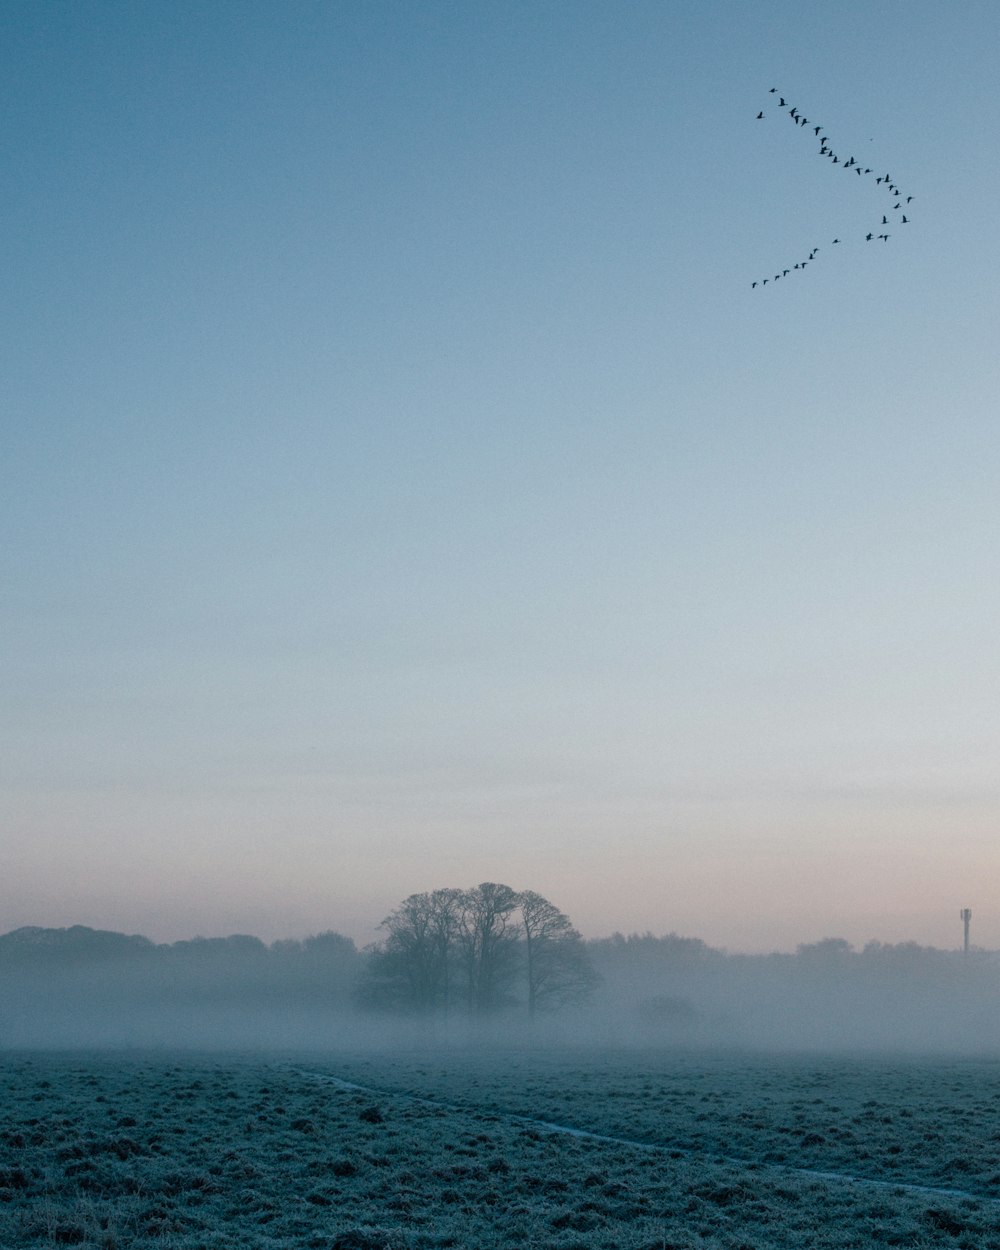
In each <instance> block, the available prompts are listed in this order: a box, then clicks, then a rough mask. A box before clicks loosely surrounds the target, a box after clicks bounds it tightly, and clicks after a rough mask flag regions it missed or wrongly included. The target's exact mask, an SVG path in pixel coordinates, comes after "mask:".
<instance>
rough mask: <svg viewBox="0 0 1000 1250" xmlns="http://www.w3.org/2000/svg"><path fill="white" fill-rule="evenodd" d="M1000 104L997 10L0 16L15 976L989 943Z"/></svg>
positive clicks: (211, 7)
mask: <svg viewBox="0 0 1000 1250" xmlns="http://www.w3.org/2000/svg"><path fill="white" fill-rule="evenodd" d="M998 81H1000V9H998V7H997V6H996V5H995V4H994V3H992V0H984V2H982V3H980V2H978V0H956V2H955V3H950V4H947V5H945V4H940V3H938V2H936V0H935V2H933V3H931V2H929V0H905V2H903V0H898V2H897V0H864V2H855V0H845V2H844V3H841V4H838V5H835V6H803V5H801V4H797V3H796V4H792V3H785V2H784V0H774V2H770V3H768V2H765V3H761V4H756V5H747V4H743V3H726V2H724V0H697V2H696V0H676V2H671V0H658V2H655V3H654V2H653V0H632V2H630V3H626V4H621V3H618V2H612V0H573V2H572V3H570V2H569V0H530V2H520V0H504V3H502V4H500V3H475V4H457V3H453V2H448V0H420V2H419V3H418V2H416V0H413V2H408V0H397V2H383V0H366V2H362V0H339V2H337V3H332V2H331V3H317V2H315V0H287V2H283V3H280V4H279V3H260V2H258V0H239V2H238V3H236V2H230V0H213V3H210V4H209V3H203V2H201V0H198V2H195V0H177V2H175V3H171V4H169V5H162V4H155V3H146V2H142V0H137V2H135V3H113V2H110V0H101V2H98V0H76V2H75V3H73V4H71V5H70V4H65V3H61V2H57V0H27V2H23V3H22V2H20V0H0V134H2V143H0V175H2V182H3V186H4V196H3V210H2V212H3V229H2V230H0V260H2V269H3V274H4V281H3V284H2V289H0V439H2V442H0V527H2V529H0V535H2V541H0V665H2V670H0V683H2V691H3V695H2V699H0V770H2V772H0V791H2V798H0V804H2V809H0V821H2V824H0V838H2V846H0V853H2V863H0V868H2V871H0V931H7V930H9V929H12V928H15V927H17V926H19V925H25V924H35V925H52V926H61V925H69V924H74V923H81V924H89V925H93V926H95V927H100V928H112V929H119V930H124V931H128V932H142V933H146V934H147V935H149V936H151V937H154V938H156V939H158V940H173V939H176V938H182V937H190V936H193V935H194V934H201V935H205V936H211V935H216V934H226V933H232V932H248V933H255V934H258V935H260V936H262V937H264V938H266V939H270V938H276V937H288V936H301V935H304V934H307V933H312V932H317V931H322V930H326V929H337V930H339V931H341V932H343V933H347V934H349V935H351V936H352V937H355V938H356V939H357V940H358V941H359V942H366V941H370V940H372V938H373V937H374V936H375V934H376V926H377V925H378V923H379V921H380V920H381V919H382V918H383V917H384V916H385V915H386V914H387V913H388V912H389V911H390V910H391V909H392V908H393V907H394V906H395V905H396V903H397V902H398V901H399V900H400V899H402V898H403V897H405V896H406V895H408V894H411V893H415V892H419V891H423V890H429V889H433V888H436V887H438V886H456V885H457V886H467V885H473V884H475V883H477V882H480V881H484V880H492V881H503V882H506V883H508V884H510V885H512V886H514V887H515V888H518V889H523V888H530V889H534V890H536V891H538V892H540V893H542V894H545V895H546V896H547V897H549V898H551V899H552V900H553V901H554V902H555V903H556V904H557V905H558V906H560V907H561V908H563V909H564V910H565V911H566V912H567V913H568V914H569V915H570V916H571V918H572V919H573V921H574V923H576V925H577V926H578V927H579V928H580V929H581V931H582V932H583V933H584V935H585V936H588V937H592V936H601V935H605V934H608V933H611V932H613V931H615V930H621V931H624V932H631V931H640V932H641V931H646V930H650V931H652V932H654V933H667V932H671V931H673V932H678V933H683V934H686V935H690V936H697V937H701V938H703V939H704V940H705V941H708V942H710V943H712V944H713V945H718V946H724V947H726V948H727V949H730V950H746V951H766V950H773V949H794V947H795V945H796V944H797V943H799V942H808V941H815V940H819V939H821V938H823V937H828V936H839V937H844V938H847V939H848V940H849V941H851V942H852V943H855V944H858V945H860V944H863V943H864V942H865V941H868V940H871V939H876V940H880V941H888V942H895V941H904V940H908V939H912V940H915V941H918V942H921V943H924V944H933V945H938V946H944V947H949V946H955V945H958V944H959V943H960V941H961V922H960V920H959V910H960V908H962V907H971V908H972V909H973V921H972V939H973V941H974V942H975V943H977V944H981V945H983V946H987V947H991V948H997V947H1000V873H998V871H997V869H998V866H1000V865H998V851H997V838H996V834H997V826H998V818H1000V766H998V765H1000V697H998V696H1000V630H998V623H1000V577H998V564H1000V427H998V411H1000V405H998V396H1000V363H998V359H1000V358H998V354H997V343H998V342H1000V305H998V295H997V287H996V274H997V272H998V260H1000V255H998V251H1000V249H998V242H997V231H996V219H997V211H996V209H997V203H998V201H1000V170H998V167H997V165H996V161H995V160H994V159H993V158H994V154H995V150H996V134H997V132H998V129H1000V93H998V91H997V87H996V84H997V82H998ZM771 87H775V88H777V92H776V93H775V94H772V93H771V92H770V88H771ZM779 97H784V98H785V99H786V102H787V103H788V104H794V105H795V106H797V108H798V111H799V112H800V113H802V114H804V115H805V116H807V117H808V118H810V119H811V120H815V121H817V122H822V124H823V126H824V128H825V130H824V133H826V134H827V135H829V136H830V138H831V143H832V146H834V147H835V148H836V149H837V151H839V152H840V153H841V154H842V155H846V154H847V153H850V154H852V155H856V156H857V158H858V159H859V160H860V161H862V163H865V164H867V166H871V167H875V168H877V169H878V170H879V171H880V172H882V173H887V174H890V175H891V177H892V179H893V180H894V183H895V184H896V185H898V186H899V188H900V190H901V191H902V192H904V193H905V194H906V195H912V196H913V201H912V203H911V204H910V206H909V210H908V216H909V217H910V221H909V222H907V223H906V224H905V225H904V224H901V223H898V221H897V219H898V216H899V214H898V213H896V214H893V213H892V212H891V205H890V204H888V201H887V197H886V195H885V193H884V188H882V187H880V186H876V185H874V177H875V175H874V174H872V175H869V176H861V177H855V176H853V173H852V172H847V173H845V172H844V170H843V169H842V167H837V166H834V165H832V164H831V162H830V161H829V160H828V159H827V158H825V157H821V156H820V155H819V152H818V146H817V143H816V140H815V136H814V134H813V133H812V129H811V124H810V126H809V127H808V128H807V127H797V126H794V125H792V124H790V122H789V120H788V116H787V109H786V110H784V111H782V110H781V109H780V108H778V107H777V104H776V102H777V101H778V99H779ZM761 110H763V112H764V118H763V119H760V120H758V119H757V113H758V112H759V111H761ZM887 208H888V209H889V210H890V211H889V215H890V217H892V218H893V223H892V224H891V225H890V226H889V227H887V229H888V231H889V233H890V238H889V239H888V240H887V241H879V240H877V239H876V240H873V241H872V242H871V243H867V242H866V241H865V239H864V235H865V233H866V232H867V231H868V230H871V229H872V224H873V223H875V224H877V223H879V220H880V219H879V214H881V213H882V212H883V211H885V210H886V209H887ZM878 228H879V229H880V230H881V229H882V227H881V225H879V227H878ZM834 238H840V239H841V243H840V244H839V245H834V244H833V242H832V240H833V239H834ZM817 247H818V248H819V249H820V250H819V251H818V252H817V254H816V256H815V258H814V260H813V261H812V262H810V264H809V265H808V267H807V268H806V269H805V270H799V271H798V272H796V271H795V270H794V263H795V262H796V261H800V260H802V259H804V258H805V257H806V256H807V255H808V253H809V252H810V251H812V249H813V248H817ZM784 268H789V269H790V271H791V272H790V274H789V276H788V277H787V278H783V280H782V281H781V282H780V283H778V282H774V280H773V276H774V273H777V272H779V271H780V270H782V269H784ZM764 277H769V278H770V281H769V284H768V285H767V286H762V285H758V286H757V287H756V288H755V287H753V285H752V284H753V282H755V281H756V282H758V284H759V283H760V281H761V280H762V279H763V278H764Z"/></svg>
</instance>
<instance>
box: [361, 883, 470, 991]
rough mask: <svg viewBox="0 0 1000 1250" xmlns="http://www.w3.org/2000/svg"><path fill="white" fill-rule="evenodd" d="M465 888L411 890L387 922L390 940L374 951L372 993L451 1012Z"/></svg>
mask: <svg viewBox="0 0 1000 1250" xmlns="http://www.w3.org/2000/svg"><path fill="white" fill-rule="evenodd" d="M461 898H462V891H461V890H434V891H433V892H432V893H430V894H411V895H410V896H409V898H406V899H404V900H403V901H402V903H400V905H399V906H398V907H397V908H396V910H395V911H394V912H391V913H390V914H389V915H388V916H386V918H385V919H384V920H383V921H382V923H381V925H380V926H379V928H381V929H385V930H386V937H385V939H384V940H383V941H382V942H381V943H379V944H378V945H377V946H375V947H374V948H373V949H372V951H371V964H370V975H369V978H368V982H367V984H366V986H365V992H366V997H367V998H369V999H370V1000H372V1001H374V1002H376V1003H382V1004H387V1005H388V1004H392V1005H396V1006H406V1007H409V1008H411V1009H412V1010H414V1011H417V1012H421V1013H426V1012H432V1011H435V1010H437V1009H439V1008H441V1009H443V1010H445V1011H447V1009H448V1005H449V998H450V983H451V976H450V962H451V948H452V941H453V938H454V935H455V932H456V928H457V924H458V907H459V901H460V899H461Z"/></svg>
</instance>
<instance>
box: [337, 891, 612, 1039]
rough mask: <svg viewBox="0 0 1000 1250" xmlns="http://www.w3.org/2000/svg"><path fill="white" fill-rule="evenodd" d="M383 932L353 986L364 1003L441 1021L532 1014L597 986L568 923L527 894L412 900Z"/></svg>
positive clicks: (446, 894) (435, 895) (454, 894)
mask: <svg viewBox="0 0 1000 1250" xmlns="http://www.w3.org/2000/svg"><path fill="white" fill-rule="evenodd" d="M380 927H381V928H382V929H384V930H385V934H386V936H385V938H384V939H383V940H382V941H381V942H378V943H376V944H375V945H374V946H373V947H371V948H370V949H369V952H368V954H369V960H368V964H367V968H366V970H365V975H364V977H363V979H362V982H361V985H360V987H359V997H360V998H361V1001H362V1002H364V1003H365V1004H366V1005H370V1006H380V1007H391V1008H396V1009H402V1010H406V1011H409V1012H413V1013H414V1014H422V1015H434V1014H441V1015H445V1016H446V1015H448V1014H449V1013H451V1012H453V1011H455V1010H462V1011H465V1012H468V1013H470V1014H472V1015H484V1014H487V1013H490V1012H494V1011H496V1010H498V1009H499V1008H502V1007H507V1006H511V1005H513V1004H514V1003H516V1002H518V1001H521V1002H523V1003H524V1004H525V1005H526V1006H527V1010H528V1013H529V1014H530V1015H532V1016H534V1015H535V1014H536V1013H537V1012H539V1011H542V1010H545V1009H547V1008H553V1007H558V1006H562V1005H564V1004H566V1003H570V1002H577V1001H579V1000H581V999H582V998H584V997H585V996H586V995H587V994H589V993H590V992H591V991H592V990H593V989H594V988H595V986H596V985H597V982H598V977H597V974H596V972H595V971H594V967H593V964H592V963H591V960H590V956H589V955H588V953H587V948H586V946H585V944H584V942H583V939H582V937H581V936H580V934H579V933H578V932H577V930H576V929H574V928H573V925H572V923H571V921H570V919H569V917H568V916H567V915H565V913H564V912H561V911H560V910H559V909H558V907H556V906H555V905H554V904H553V903H550V902H549V900H548V899H547V898H543V897H542V895H541V894H536V893H535V892H534V891H533V890H521V891H517V890H513V889H511V887H510V886H509V885H502V884H498V883H497V882H493V881H486V882H483V883H482V884H481V885H477V886H475V887H473V888H472V889H467V890H459V889H441V890H432V891H430V892H429V893H424V894H411V895H410V897H409V898H406V899H404V900H403V902H402V903H400V905H399V906H398V907H397V908H396V910H395V911H393V912H392V913H391V914H390V915H388V916H387V917H386V918H385V920H383V921H382V924H381V926H380Z"/></svg>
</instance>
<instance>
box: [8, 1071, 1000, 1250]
mask: <svg viewBox="0 0 1000 1250" xmlns="http://www.w3.org/2000/svg"><path fill="white" fill-rule="evenodd" d="M323 1071H325V1072H328V1073H330V1074H332V1075H336V1076H338V1077H342V1078H347V1079H349V1080H354V1081H357V1082H359V1083H364V1084H367V1085H370V1086H372V1087H377V1088H378V1089H379V1090H381V1091H384V1092H381V1093H379V1094H378V1095H377V1096H376V1095H372V1094H369V1093H363V1092H358V1091H352V1090H348V1089H343V1088H340V1087H337V1086H335V1085H332V1084H330V1083H327V1082H324V1081H323V1080H321V1079H318V1078H317V1077H315V1076H313V1075H311V1073H312V1072H323ZM998 1076H1000V1066H998V1065H995V1064H986V1063H982V1064H977V1063H975V1062H972V1061H967V1060H959V1061H956V1062H954V1063H946V1062H938V1061H935V1062H934V1063H929V1064H923V1065H922V1064H919V1063H916V1062H914V1061H904V1062H900V1063H898V1064H892V1063H889V1062H888V1061H880V1062H878V1063H873V1064H862V1063H852V1062H849V1061H846V1060H843V1059H840V1060H836V1061H830V1062H819V1061H814V1062H811V1063H810V1062H807V1061H804V1060H801V1059H799V1060H776V1059H770V1060H764V1059H738V1058H732V1059H725V1058H721V1057H716V1058H701V1059H697V1058H695V1057H693V1056H690V1057H682V1056H678V1055H676V1054H670V1053H665V1052H660V1053H658V1054H652V1053H651V1054H649V1055H642V1054H633V1055H623V1054H614V1055H595V1054H593V1053H586V1052H581V1053H565V1054H562V1055H555V1054H529V1053H527V1052H520V1053H506V1054H500V1055H497V1054H490V1055H485V1054H482V1053H472V1052H465V1051H453V1052H449V1053H447V1054H444V1053H442V1052H438V1053H437V1054H436V1055H432V1054H431V1053H430V1052H427V1053H423V1054H421V1053H417V1052H411V1053H409V1054H407V1055H378V1056H370V1057H363V1056H353V1057H351V1056H342V1057H338V1058H336V1059H332V1058H331V1057H330V1056H327V1057H326V1058H325V1059H323V1060H318V1059H313V1060H309V1061H304V1060H302V1059H301V1058H297V1059H296V1060H295V1062H294V1066H293V1065H292V1064H289V1063H282V1062H279V1061H277V1060H275V1061H270V1060H263V1059H259V1060H258V1059H253V1060H251V1059H246V1058H243V1059H221V1058H215V1059H193V1058H191V1059H178V1058H176V1057H163V1056H145V1057H142V1056H123V1055H110V1056H103V1057H98V1056H52V1055H44V1054H20V1055H18V1054H8V1055H6V1056H3V1057H2V1062H0V1098H2V1108H3V1115H2V1119H0V1246H3V1247H5V1248H6V1247H11V1248H12V1250H13V1248H15V1247H24V1248H25V1250H31V1248H33V1247H42V1246H46V1247H49V1246H60V1245H77V1246H81V1247H84V1248H85V1250H87V1248H95V1250H96V1248H97V1247H100V1248H101V1250H119V1248H124V1247H136V1248H146V1247H157V1248H159V1250H196V1248H204V1250H223V1248H233V1250H236V1248H237V1247H239V1248H240V1250H244V1248H253V1247H261V1248H265V1247H268V1248H275V1250H276V1248H277V1247H281V1248H282V1250H286V1248H293V1247H294V1248H298V1247H304V1248H309V1250H382V1248H386V1250H423V1248H425V1247H427V1248H429V1247H435V1246H455V1247H470V1248H471V1247H477V1248H479V1247H481V1248H483V1250H490V1248H494V1247H495V1248H499V1247H501V1246H502V1247H509V1246H524V1247H533V1248H538V1250H541V1248H543V1247H544V1248H551V1250H557V1248H558V1250H668V1248H669V1247H675V1248H684V1250H694V1248H695V1247H704V1248H710V1247H715V1248H720V1250H721V1248H725V1250H751V1248H753V1250H766V1248H770V1247H773V1248H775V1250H777V1248H781V1250H792V1248H793V1247H794V1248H795V1250H800V1248H807V1247H816V1248H820V1247H823V1248H826V1250H834V1248H841V1247H842V1248H844V1250H846V1248H847V1247H863V1246H864V1247H867V1246H907V1247H942V1246H944V1247H950V1246H959V1247H963V1248H967V1250H1000V1205H998V1204H997V1203H995V1202H992V1201H989V1200H988V1199H987V1198H986V1197H985V1195H989V1194H993V1193H997V1192H998V1188H997V1187H998V1184H1000V1177H998V1176H997V1174H996V1172H997V1169H996V1167H995V1163H992V1164H991V1160H994V1161H995V1159H996V1156H997V1151H998V1149H1000V1134H998V1120H1000V1081H998ZM405 1091H410V1092H412V1093H416V1094H419V1095H421V1096H423V1097H425V1098H429V1099H432V1100H439V1102H438V1103H435V1102H433V1101H432V1102H420V1101H417V1100H415V1099H413V1098H412V1097H407V1096H405ZM456 1103H459V1104H461V1107H460V1109H456V1108H455V1104H456ZM444 1104H447V1105H444ZM508 1113H519V1114H523V1115H529V1116H540V1117H542V1118H545V1119H550V1120H554V1121H561V1122H564V1123H570V1124H575V1125H578V1126H579V1127H582V1128H591V1129H594V1130H595V1131H598V1132H604V1133H608V1134H610V1135H615V1136H623V1137H630V1138H638V1137H642V1138H645V1139H646V1140H647V1141H658V1142H663V1143H664V1144H665V1146H666V1148H665V1149H645V1150H643V1149H637V1148H634V1147H630V1146H626V1145H621V1144H615V1143H609V1142H602V1141H597V1140H594V1139H588V1138H575V1137H569V1136H566V1135H560V1134H551V1133H545V1132H542V1131H539V1130H538V1129H537V1128H535V1127H533V1126H531V1125H529V1124H526V1123H524V1122H523V1121H519V1120H517V1119H516V1118H514V1117H513V1115H511V1114H508ZM814 1138H822V1140H819V1141H817V1140H813V1139H814ZM896 1147H899V1149H898V1150H897V1149H895V1148H896ZM686 1152H689V1153H686ZM736 1155H739V1156H740V1157H745V1158H746V1159H748V1160H750V1162H748V1163H747V1164H742V1163H733V1162H725V1161H723V1157H724V1156H726V1157H731V1156H736ZM779 1156H780V1157H779ZM892 1160H896V1161H897V1162H895V1163H893V1162H892ZM963 1160H964V1161H965V1162H964V1163H963V1164H962V1166H959V1163H960V1162H961V1161H963ZM772 1164H773V1165H777V1166H772ZM788 1165H793V1166H796V1167H799V1166H801V1167H815V1168H818V1169H829V1170H837V1171H841V1170H847V1171H851V1172H853V1173H855V1174H865V1175H869V1176H872V1177H883V1178H885V1179H889V1180H899V1181H903V1180H905V1181H909V1182H918V1183H919V1182H921V1181H923V1182H926V1183H929V1184H937V1185H948V1186H952V1187H955V1188H961V1189H967V1190H970V1191H974V1192H975V1193H977V1194H981V1195H984V1197H977V1198H959V1197H945V1196H942V1195H931V1194H923V1193H919V1192H915V1191H912V1190H911V1191H907V1190H899V1189H896V1188H895V1187H884V1188H870V1187H865V1186H859V1185H852V1184H849V1183H844V1182H840V1181H835V1180H823V1179H819V1178H810V1177H808V1176H805V1175H801V1174H798V1173H794V1172H791V1171H788V1170H784V1169H786V1168H787V1167H788Z"/></svg>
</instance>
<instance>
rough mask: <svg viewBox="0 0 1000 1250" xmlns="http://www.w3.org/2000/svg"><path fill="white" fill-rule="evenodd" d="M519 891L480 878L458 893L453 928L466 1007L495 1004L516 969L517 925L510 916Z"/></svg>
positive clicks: (492, 1006) (480, 1010) (489, 1007)
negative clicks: (461, 971)
mask: <svg viewBox="0 0 1000 1250" xmlns="http://www.w3.org/2000/svg"><path fill="white" fill-rule="evenodd" d="M519 902H520V895H519V894H517V893H516V891H514V890H512V889H511V888H510V886H509V885H499V884H497V883H496V882H493V881H484V882H483V883H482V884H481V885H477V886H476V887H475V888H474V889H472V890H464V891H463V892H462V896H461V907H460V911H459V919H458V928H457V932H456V938H457V944H458V950H459V958H460V960H461V964H462V969H463V971H464V973H465V987H466V995H467V1000H468V1004H469V1008H470V1010H472V1011H473V1012H475V1013H476V1014H480V1013H483V1012H487V1011H491V1010H493V1009H495V1008H496V1007H499V1006H500V1005H501V1003H502V1002H503V1000H504V997H505V993H506V991H507V990H509V988H510V986H511V985H512V984H513V981H514V978H515V976H516V973H517V937H518V934H517V929H516V927H515V925H514V924H513V923H512V922H511V917H512V916H513V914H514V912H515V911H516V910H517V907H518V904H519Z"/></svg>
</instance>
